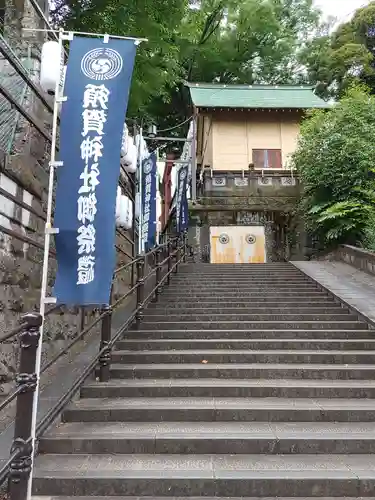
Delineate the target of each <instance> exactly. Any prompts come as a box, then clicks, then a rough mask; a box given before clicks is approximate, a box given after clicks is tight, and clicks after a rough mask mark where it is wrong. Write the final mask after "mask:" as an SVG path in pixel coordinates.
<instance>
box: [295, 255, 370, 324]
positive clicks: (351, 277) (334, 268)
mask: <svg viewBox="0 0 375 500" xmlns="http://www.w3.org/2000/svg"><path fill="white" fill-rule="evenodd" d="M293 264H294V265H295V266H296V267H298V268H299V269H301V270H302V271H304V272H305V273H306V274H308V275H309V276H311V277H312V278H314V279H315V280H316V281H318V282H319V283H321V284H322V285H323V286H325V287H326V288H327V289H328V290H330V291H331V292H332V293H334V294H336V295H337V296H338V297H340V298H341V299H343V300H345V302H347V303H348V304H350V305H351V306H353V307H355V308H356V309H357V310H358V311H359V312H360V313H362V314H364V315H365V316H367V317H368V318H370V319H371V320H372V321H375V276H371V275H370V274H367V273H365V272H363V271H359V270H357V269H355V268H354V267H352V266H349V265H348V264H345V263H344V262H331V261H318V262H316V261H309V262H293Z"/></svg>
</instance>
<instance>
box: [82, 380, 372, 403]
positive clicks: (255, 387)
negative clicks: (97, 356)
mask: <svg viewBox="0 0 375 500" xmlns="http://www.w3.org/2000/svg"><path fill="white" fill-rule="evenodd" d="M81 396H82V397H84V398H136V397H139V398H142V397H146V398H158V397H161V398H172V397H177V398H189V397H193V398H200V397H201V398H204V397H208V398H212V397H218V398H229V397H245V398H271V397H274V398H275V397H279V398H375V381H373V380H324V379H320V380H319V379H317V380H314V379H311V380H306V379H301V380H298V379H256V378H254V379H247V380H246V379H245V380H243V379H223V378H215V379H207V378H200V379H160V380H150V379H138V380H137V379H130V380H119V379H112V380H110V381H109V382H104V383H99V382H91V383H87V384H86V385H85V386H83V387H82V388H81Z"/></svg>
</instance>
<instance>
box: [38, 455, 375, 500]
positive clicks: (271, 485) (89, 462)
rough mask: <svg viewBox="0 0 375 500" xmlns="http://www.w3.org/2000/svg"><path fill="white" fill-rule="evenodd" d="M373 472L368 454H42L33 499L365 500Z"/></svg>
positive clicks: (373, 479) (371, 487) (374, 483)
mask: <svg viewBox="0 0 375 500" xmlns="http://www.w3.org/2000/svg"><path fill="white" fill-rule="evenodd" d="M374 469H375V458H374V456H373V455H371V454H369V455H225V454H224V455H210V454H207V455H168V454H159V455H157V454H156V455H155V454H150V455H148V454H142V455H137V454H129V455H104V454H96V455H89V456H85V455H71V456H70V455H49V454H46V455H40V456H39V457H37V459H36V461H35V473H34V481H33V494H34V495H42V494H45V493H46V492H48V494H49V495H74V496H80V495H91V496H98V495H103V496H104V495H114V496H116V495H134V496H138V497H139V495H146V496H147V495H150V496H152V495H157V496H163V497H166V496H168V497H173V496H178V497H180V496H186V495H189V496H190V497H193V496H205V497H207V496H223V497H226V496H236V497H246V495H249V494H252V495H254V496H258V497H266V496H279V497H280V496H291V497H298V496H300V497H322V496H336V497H338V496H339V497H344V496H349V497H358V496H365V497H366V496H369V495H371V494H373V491H374V487H375V473H374ZM250 492H251V493H250Z"/></svg>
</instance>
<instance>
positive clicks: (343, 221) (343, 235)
mask: <svg viewBox="0 0 375 500" xmlns="http://www.w3.org/2000/svg"><path fill="white" fill-rule="evenodd" d="M374 155H375V97H373V96H371V95H370V94H369V91H368V89H366V88H364V87H352V88H350V89H349V90H348V91H347V93H346V95H345V96H344V98H343V99H342V100H341V101H340V102H338V103H336V104H334V105H333V106H332V109H330V110H329V111H324V110H318V111H314V112H313V113H311V114H310V116H309V118H308V119H307V120H305V122H304V123H303V124H302V128H301V136H300V139H299V142H298V147H297V151H296V153H295V155H294V163H295V166H296V167H297V169H298V171H299V173H300V175H301V181H302V184H303V189H304V191H303V196H302V201H301V211H302V213H303V214H304V216H305V220H306V223H307V227H308V228H309V230H310V231H311V233H312V234H313V235H314V236H315V237H316V238H317V239H318V241H319V242H320V243H321V244H336V243H338V242H346V243H352V244H355V243H358V242H360V241H363V240H364V237H365V232H366V228H367V225H368V222H369V219H370V218H371V217H372V214H373V213H374V208H375V184H374V180H373V172H374V157H375V156H374Z"/></svg>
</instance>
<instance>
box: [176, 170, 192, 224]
mask: <svg viewBox="0 0 375 500" xmlns="http://www.w3.org/2000/svg"><path fill="white" fill-rule="evenodd" d="M188 173H189V167H188V165H184V166H183V167H181V168H180V170H179V171H178V176H177V199H176V226H177V233H178V234H180V233H183V232H184V231H186V230H187V228H188V226H189V208H188V199H187V180H188Z"/></svg>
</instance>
